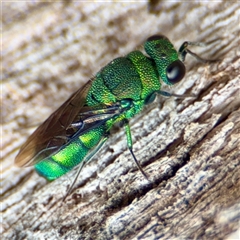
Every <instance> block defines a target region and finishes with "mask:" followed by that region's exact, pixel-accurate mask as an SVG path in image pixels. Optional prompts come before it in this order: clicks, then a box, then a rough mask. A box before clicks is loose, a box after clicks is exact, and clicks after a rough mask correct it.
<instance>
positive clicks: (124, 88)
mask: <svg viewBox="0 0 240 240" xmlns="http://www.w3.org/2000/svg"><path fill="white" fill-rule="evenodd" d="M190 45H198V46H199V45H201V44H200V43H193V42H184V43H183V44H182V46H181V47H180V48H179V51H178V52H177V51H176V50H175V48H174V46H173V45H172V43H171V42H170V41H169V39H168V38H166V37H165V36H163V35H155V36H152V37H150V38H148V39H147V41H146V42H145V44H144V48H145V51H146V53H147V54H148V56H145V55H144V54H143V53H142V52H140V51H133V52H130V53H129V54H128V55H126V56H125V57H119V58H116V59H114V60H112V61H111V62H110V63H109V64H108V65H106V66H105V67H103V68H102V69H101V70H100V71H99V72H98V73H97V74H96V76H95V77H94V78H93V79H91V80H90V81H89V82H88V83H86V84H85V85H84V86H83V87H82V88H81V89H79V90H78V91H76V92H75V93H74V94H73V95H72V96H71V97H70V98H69V99H68V100H67V101H66V102H65V103H63V105H61V106H60V107H59V108H58V109H57V110H56V111H55V112H54V113H53V114H52V115H51V116H50V117H49V118H48V119H47V120H46V121H45V122H44V123H43V124H42V125H40V126H39V127H38V128H37V129H36V131H35V132H34V133H33V134H32V135H31V136H30V137H29V138H28V140H27V142H26V143H25V144H24V145H23V146H22V148H21V149H20V152H19V154H18V155H17V157H16V160H15V162H16V164H17V165H18V166H28V165H35V169H36V171H37V172H38V173H39V174H40V175H42V176H43V177H45V178H46V179H48V180H54V179H56V178H59V177H60V176H62V175H64V174H65V173H67V172H68V171H70V170H71V169H72V168H74V167H75V166H76V165H78V164H79V163H80V164H81V167H79V169H81V168H82V167H83V166H84V164H85V163H87V162H88V161H90V160H91V158H92V157H93V156H94V155H95V154H96V153H97V152H98V151H99V149H100V148H101V147H102V146H103V144H104V142H105V141H106V140H107V139H108V136H109V133H110V129H111V128H112V126H113V125H114V124H116V123H118V122H119V123H122V125H123V126H124V128H125V132H126V136H127V146H128V149H129V150H130V153H131V155H132V156H133V159H134V160H135V162H136V164H137V166H138V168H139V169H140V171H141V172H142V173H143V175H144V176H145V177H146V178H147V176H146V174H145V173H144V171H143V170H142V168H141V166H140V165H139V163H138V161H137V159H136V157H135V155H134V152H133V143H132V137H131V131H130V127H129V123H128V121H129V119H131V118H132V117H134V116H135V115H136V114H138V113H139V112H141V111H142V109H143V108H144V107H145V106H146V105H147V104H150V103H151V102H153V101H154V99H155V97H156V95H157V94H161V95H164V96H178V95H175V94H170V93H168V92H165V91H162V90H161V86H162V82H164V83H165V84H167V85H173V84H176V83H178V82H179V81H181V80H182V79H183V77H184V75H185V72H186V69H185V66H184V63H183V62H184V60H185V57H186V55H187V54H190V55H192V56H194V57H195V58H197V59H198V60H200V61H205V62H206V61H208V60H203V59H202V58H200V57H199V56H198V55H196V54H195V53H193V52H191V51H190V50H189V49H188V46H190ZM79 173H80V170H79V172H78V174H79ZM75 180H76V179H75Z"/></svg>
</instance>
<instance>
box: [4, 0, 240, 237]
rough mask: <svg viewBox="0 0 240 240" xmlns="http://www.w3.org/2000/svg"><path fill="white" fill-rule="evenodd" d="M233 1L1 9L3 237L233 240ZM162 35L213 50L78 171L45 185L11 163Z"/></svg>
mask: <svg viewBox="0 0 240 240" xmlns="http://www.w3.org/2000/svg"><path fill="white" fill-rule="evenodd" d="M239 9H240V8H239V2H238V1H223V2H191V3H190V2H159V3H156V4H154V5H149V4H148V3H147V2H138V3H120V2H112V3H106V2H105V3H104V2H102V3H91V2H71V1H69V2H68V1H65V2H56V3H47V2H39V1H32V2H14V3H13V2H3V3H2V13H3V14H2V16H3V17H2V22H3V37H2V44H3V49H2V70H3V71H2V72H3V74H2V77H3V79H2V83H1V89H2V92H1V128H2V137H1V138H2V147H1V152H2V154H1V155H2V156H1V158H2V159H1V168H2V172H1V176H2V177H1V188H2V189H1V211H2V213H1V215H2V217H3V220H2V222H1V231H2V236H3V239H239V238H240V229H239V221H240V213H239V212H240V211H239V199H240V191H239V189H240V177H239V176H240V154H239V149H240V137H239V136H240V79H239V69H240V68H239V66H240V60H239V56H240V52H239V43H240V40H239V33H240V31H239V19H240V17H239V16H240V10H239ZM156 33H163V34H165V35H166V36H167V37H168V38H169V39H170V40H171V41H172V42H173V44H174V45H175V46H176V47H177V48H178V47H179V46H180V44H181V43H182V42H184V41H185V40H189V41H203V42H212V41H213V42H212V44H209V45H208V46H207V47H204V48H197V47H194V48H192V50H193V51H194V52H197V53H198V54H199V55H201V56H202V57H205V58H211V59H221V61H220V62H218V63H215V64H210V65H207V64H201V63H199V62H197V61H196V60H195V59H194V58H192V57H190V56H188V57H187V60H186V66H187V71H188V73H187V75H186V77H185V78H184V80H183V81H182V82H181V83H179V84H178V85H176V86H174V87H172V88H171V89H170V88H167V87H164V88H163V89H165V90H167V91H170V92H174V93H177V94H189V95H191V94H192V95H193V94H194V97H189V98H174V97H171V98H169V99H168V98H163V97H159V98H158V99H157V101H155V102H154V103H153V104H151V105H149V106H147V107H146V109H145V110H144V111H143V113H141V114H140V115H138V116H136V118H134V119H133V120H132V121H131V122H130V124H131V129H132V135H133V140H134V152H135V155H136V156H137V158H138V160H139V162H140V164H141V165H142V166H143V169H144V171H145V172H146V174H147V175H148V176H149V178H150V182H148V181H146V180H145V179H144V177H143V176H142V175H141V173H140V172H139V171H138V169H137V167H136V166H135V164H134V162H133V160H132V159H131V156H130V154H129V152H128V151H127V150H126V138H125V136H124V131H122V130H121V129H117V128H116V129H114V130H113V134H112V137H111V138H110V139H109V141H108V142H107V144H106V145H105V147H104V148H103V149H102V150H101V151H100V152H99V153H98V154H97V156H96V157H95V158H94V160H93V161H92V162H91V163H89V164H88V165H87V166H86V167H85V168H84V169H83V171H82V174H81V176H80V177H79V179H78V181H77V184H76V186H75V187H74V190H73V193H72V194H71V195H70V196H69V197H68V198H67V200H66V202H64V203H63V202H62V198H63V196H64V194H65V193H66V189H67V187H68V186H69V184H71V182H72V180H73V178H74V176H75V173H76V171H74V170H73V171H71V172H69V173H68V174H66V175H65V176H63V177H61V178H60V179H58V180H56V181H54V182H51V183H47V181H46V180H44V179H43V178H41V177H39V176H38V175H37V174H36V173H35V172H34V170H33V169H32V168H22V169H20V168H17V167H15V166H14V165H13V163H14V157H15V156H16V154H17V151H18V149H19V147H20V146H21V144H23V143H24V141H25V140H26V138H27V136H28V135H29V134H30V133H31V132H32V131H33V130H34V128H35V127H36V126H37V125H38V124H39V123H41V122H42V121H44V120H45V119H46V118H47V117H48V115H49V114H50V113H51V112H52V111H54V110H55V109H56V108H57V107H58V106H59V105H60V104H61V103H62V102H63V101H65V100H66V99H67V98H68V97H69V96H70V94H71V93H72V92H74V91H75V90H76V89H78V88H79V87H81V86H82V84H83V83H84V82H86V81H87V80H88V79H89V78H90V77H92V76H93V75H94V74H95V73H96V72H97V71H99V69H101V67H103V66H104V65H105V64H107V63H108V62H109V61H111V60H112V59H113V58H115V57H118V56H123V55H125V54H127V53H128V52H130V51H132V50H135V49H141V45H142V43H143V42H144V40H145V39H146V38H147V37H149V36H150V35H152V34H156Z"/></svg>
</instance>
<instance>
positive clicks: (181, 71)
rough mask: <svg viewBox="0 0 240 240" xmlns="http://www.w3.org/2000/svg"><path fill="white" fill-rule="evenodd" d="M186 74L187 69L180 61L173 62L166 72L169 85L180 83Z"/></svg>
mask: <svg viewBox="0 0 240 240" xmlns="http://www.w3.org/2000/svg"><path fill="white" fill-rule="evenodd" d="M185 72H186V68H185V66H184V64H183V63H182V62H181V61H180V60H176V61H174V62H172V63H171V64H170V65H169V66H168V67H167V70H166V73H167V79H168V81H169V83H171V84H175V83H178V82H180V81H181V80H182V79H183V77H184V75H185Z"/></svg>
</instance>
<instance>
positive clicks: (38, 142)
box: [15, 80, 92, 167]
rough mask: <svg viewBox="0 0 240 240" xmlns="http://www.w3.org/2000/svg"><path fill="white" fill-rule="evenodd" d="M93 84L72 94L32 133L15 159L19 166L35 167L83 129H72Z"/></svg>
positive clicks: (86, 85)
mask: <svg viewBox="0 0 240 240" xmlns="http://www.w3.org/2000/svg"><path fill="white" fill-rule="evenodd" d="M91 84H92V81H91V80H90V81H89V82H87V83H86V84H85V85H84V86H83V87H82V88H80V89H79V90H78V91H76V92H75V93H74V94H72V95H71V96H70V98H69V99H68V100H67V101H66V102H64V103H63V104H62V105H61V106H60V107H59V108H58V109H57V110H56V111H55V112H53V113H52V114H51V115H50V117H49V118H48V119H47V120H46V121H45V122H43V123H42V124H41V125H40V126H39V127H38V128H37V129H36V130H35V131H34V132H33V133H32V135H31V136H30V137H29V138H28V139H27V141H26V142H25V144H24V145H23V146H22V147H21V149H20V151H19V153H18V155H17V156H16V158H15V164H16V165H17V166H20V167H22V166H30V165H34V164H36V163H37V162H39V161H41V160H43V159H44V158H46V157H49V156H50V155H52V154H54V153H55V152H57V151H58V150H59V149H60V148H61V147H62V146H63V145H64V144H66V143H67V142H68V141H69V136H70V135H72V134H74V130H75V129H77V130H79V129H81V126H80V125H81V124H78V125H79V126H74V127H71V124H72V123H73V122H77V121H79V114H80V113H81V110H82V109H83V105H84V103H85V99H86V95H87V93H88V91H89V89H90V87H91ZM69 126H70V128H69ZM75 131H76V130H75Z"/></svg>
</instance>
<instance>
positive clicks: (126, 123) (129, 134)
mask: <svg viewBox="0 0 240 240" xmlns="http://www.w3.org/2000/svg"><path fill="white" fill-rule="evenodd" d="M124 127H125V131H126V135H127V145H128V149H129V151H130V153H131V155H132V157H133V159H134V161H135V163H136V164H137V167H138V169H139V170H140V172H141V173H142V175H143V176H144V177H145V178H146V179H147V180H148V177H147V175H146V174H145V172H144V171H143V169H142V167H141V166H140V164H139V162H138V161H137V159H136V157H135V155H134V153H133V150H132V146H133V144H132V135H131V130H130V126H129V123H128V121H127V120H125V122H124Z"/></svg>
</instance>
